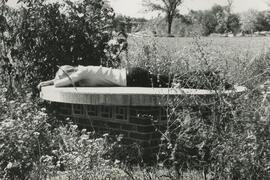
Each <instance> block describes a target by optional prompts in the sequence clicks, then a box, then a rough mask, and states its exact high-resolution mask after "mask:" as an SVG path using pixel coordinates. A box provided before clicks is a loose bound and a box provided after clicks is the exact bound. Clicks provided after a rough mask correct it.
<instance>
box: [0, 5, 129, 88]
mask: <svg viewBox="0 0 270 180" xmlns="http://www.w3.org/2000/svg"><path fill="white" fill-rule="evenodd" d="M20 2H21V3H23V4H24V6H23V7H22V8H20V9H19V10H17V11H15V10H12V11H11V10H7V13H6V17H7V19H9V26H10V28H11V29H12V30H8V29H5V30H6V33H7V34H9V37H10V38H8V39H6V41H5V42H6V43H5V46H6V47H5V48H6V52H5V53H4V54H3V57H5V58H7V53H8V51H9V52H10V53H9V54H10V56H8V59H9V61H8V63H7V64H9V65H10V66H11V68H12V73H10V76H12V78H14V77H15V76H17V77H19V79H21V80H22V79H23V80H24V82H23V84H24V85H26V86H27V87H28V88H30V89H32V90H33V91H34V92H35V91H36V89H35V87H36V85H37V84H38V83H39V82H40V81H41V80H48V79H52V78H54V75H55V72H56V71H57V70H58V66H60V65H65V64H68V65H75V66H76V65H104V66H110V67H112V66H113V67H118V66H119V65H120V58H119V54H120V53H121V52H122V51H124V50H125V49H126V48H127V44H126V40H125V38H126V37H124V36H122V37H121V38H116V36H118V34H117V33H115V32H114V31H113V20H114V16H115V15H114V12H113V9H112V8H111V7H109V5H108V4H106V3H105V2H104V1H103V0H98V1H96V0H84V1H80V2H74V1H69V0H68V1H64V2H63V3H59V2H51V3H48V2H45V1H43V0H38V1H36V0H35V1H28V0H21V1H20ZM14 11H15V12H14ZM16 16H18V17H19V18H15V17H16ZM112 39H114V40H113V41H112Z"/></svg>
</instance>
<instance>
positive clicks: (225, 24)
mask: <svg viewBox="0 0 270 180" xmlns="http://www.w3.org/2000/svg"><path fill="white" fill-rule="evenodd" d="M144 2H145V3H144V5H145V6H146V7H147V9H148V10H151V11H159V12H161V13H163V14H164V16H159V17H157V18H154V19H151V20H148V21H146V20H142V19H140V22H141V25H142V28H140V29H138V28H136V27H137V26H135V28H134V24H132V23H130V22H131V21H132V19H133V21H134V18H130V17H125V18H123V16H120V17H121V18H118V19H121V20H122V22H126V23H125V24H124V26H125V27H126V30H127V31H128V32H132V31H133V32H134V31H135V32H136V31H140V30H150V31H152V32H154V34H157V35H168V36H173V35H177V36H190V35H191V34H194V33H197V34H199V35H203V36H208V35H210V34H213V33H218V34H228V33H231V34H234V35H236V34H238V33H241V34H253V33H254V32H257V31H270V11H257V10H253V9H250V10H248V11H246V12H243V13H233V11H232V6H233V0H227V5H224V6H222V5H218V4H215V5H214V6H213V7H212V8H211V9H209V10H198V11H195V10H191V11H190V12H189V13H188V14H186V15H182V14H181V12H180V11H179V9H178V7H180V6H181V5H182V2H183V1H182V0H160V1H157V2H156V1H155V2H154V1H151V0H145V1H144ZM123 19H126V21H123ZM116 24H117V23H116ZM122 27H123V26H122Z"/></svg>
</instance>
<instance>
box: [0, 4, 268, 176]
mask: <svg viewBox="0 0 270 180" xmlns="http://www.w3.org/2000/svg"><path fill="white" fill-rule="evenodd" d="M22 2H24V3H25V4H26V7H25V8H24V9H21V10H19V11H15V10H10V9H5V11H3V12H5V13H6V14H5V13H3V15H2V16H0V17H1V18H2V20H1V19H0V20H1V29H0V30H1V37H4V38H3V39H2V44H1V47H2V48H1V52H2V64H1V65H2V66H1V71H2V73H1V81H0V82H1V84H0V85H1V88H0V114H1V117H0V178H3V179H46V178H53V177H54V178H56V177H61V178H70V179H106V178H112V179H113V178H115V179H179V178H183V179H204V178H207V179H250V180H252V179H268V178H269V177H270V153H269V148H270V141H269V137H270V109H269V107H270V104H269V103H270V100H269V97H268V96H267V95H268V94H267V91H269V84H265V86H264V87H262V85H263V83H264V82H265V81H266V80H268V79H269V78H270V64H269V62H270V52H269V50H268V51H264V52H261V53H260V54H259V55H257V56H255V57H254V58H252V60H250V55H247V56H241V55H240V54H238V56H237V55H235V56H234V58H232V59H227V56H224V54H223V51H220V50H215V51H212V50H211V51H209V49H208V47H209V44H208V43H207V42H205V41H204V39H200V38H199V37H197V36H195V37H194V39H193V41H192V42H193V44H192V46H191V48H186V49H184V48H183V49H184V50H183V51H182V52H180V53H179V51H177V49H175V50H169V49H168V48H164V45H162V44H161V43H159V41H156V40H155V39H154V40H151V41H150V43H147V42H146V41H145V42H144V45H142V46H138V47H134V46H135V45H134V44H135V43H134V44H133V45H132V46H131V48H130V49H129V52H128V54H125V55H126V58H127V60H128V63H129V64H131V65H135V66H140V67H145V68H147V69H149V70H150V71H152V72H154V73H157V74H164V73H166V74H176V73H178V74H179V72H181V73H180V74H179V76H178V78H176V81H177V80H178V81H177V82H178V83H180V87H187V88H188V87H189V88H211V89H214V90H216V94H215V95H214V97H213V101H212V103H210V104H207V103H206V102H205V101H203V99H196V98H193V97H191V98H192V101H193V102H194V103H195V104H196V106H194V105H191V104H186V105H185V106H180V105H181V102H182V99H177V98H176V99H175V100H173V101H172V102H169V106H168V107H167V113H168V123H167V127H166V128H165V131H160V133H161V144H160V152H159V153H158V154H157V158H156V161H155V163H153V164H151V166H150V165H147V164H144V162H143V161H141V157H140V155H139V154H140V153H136V152H139V151H138V149H136V148H137V146H134V147H126V146H123V145H122V144H121V138H122V137H121V136H116V137H114V139H115V140H112V139H111V137H109V136H108V134H105V135H104V136H102V137H98V136H97V135H96V134H95V133H93V132H87V131H86V130H84V129H83V130H80V129H78V127H77V126H76V125H74V124H72V123H66V122H69V121H70V120H69V119H66V120H65V124H64V123H62V122H61V121H60V120H59V119H56V118H55V116H54V113H53V112H52V111H50V110H47V109H46V106H45V104H43V103H41V102H39V100H38V99H35V98H33V97H32V93H31V91H30V90H29V89H31V88H32V89H34V88H35V85H36V83H37V82H38V81H40V80H43V79H47V78H51V77H52V76H53V75H54V72H55V69H56V65H61V64H72V65H76V64H85V65H88V64H99V63H100V62H99V60H100V59H101V60H104V61H102V62H101V63H105V65H108V66H119V65H120V64H119V60H120V58H121V57H120V56H119V54H120V52H122V50H123V49H124V48H125V47H126V45H125V44H123V43H122V42H123V41H122V39H118V40H119V41H118V40H117V39H116V40H111V38H112V37H113V32H112V31H110V30H108V29H107V31H106V30H104V31H103V26H106V25H110V22H111V20H112V19H113V12H112V10H111V9H110V8H109V7H107V6H106V5H105V4H104V3H103V1H94V0H93V1H91V0H88V1H83V3H81V4H74V3H71V2H69V1H66V3H67V4H66V5H65V6H63V5H61V4H58V3H53V4H46V3H44V2H43V1H35V2H34V1H33V2H32V1H31V2H29V1H22ZM30 7H31V8H30ZM63 7H66V9H65V10H66V12H65V13H61V10H63ZM89 8H90V9H89ZM30 9H31V11H30ZM41 10H42V11H41ZM86 10H87V12H86ZM100 10H102V11H100ZM96 11H98V12H96ZM20 13H22V15H23V16H16V15H18V14H20ZM93 14H95V15H97V16H95V15H93ZM14 17H17V18H14ZM20 17H25V18H23V19H20ZM38 18H40V19H38ZM88 18H90V19H91V22H90V21H89V19H88ZM95 18H97V19H95ZM103 18H105V19H104V20H101V19H103ZM4 19H5V20H4ZM6 20H7V21H6ZM108 28H109V27H108ZM12 29H13V30H12ZM20 30H21V31H20ZM92 30H93V31H92ZM100 30H101V31H100ZM58 31H59V32H58ZM90 32H92V33H91V34H89V33H90ZM4 33H5V34H4ZM70 36H72V37H70ZM40 38H42V41H40ZM52 40H54V41H53V42H52ZM79 42H82V47H81V46H80V45H79ZM226 45H227V44H226ZM88 48H90V49H91V51H86V49H88ZM96 49H98V52H93V51H94V50H96ZM9 50H10V51H9ZM8 52H10V53H8ZM9 54H10V55H9ZM66 55H68V57H67V58H65V57H66ZM90 57H91V58H90ZM191 60H192V61H191ZM122 66H125V64H124V63H123V64H122ZM43 69H44V71H43ZM206 71H208V72H209V73H210V75H209V76H207V75H206V73H205V72H206ZM194 72H195V73H194ZM226 82H228V83H230V84H240V85H245V86H247V87H248V88H249V89H248V91H246V92H244V93H242V94H235V93H232V94H229V95H223V94H221V93H220V90H222V89H223V88H224V87H225V86H226ZM260 85H261V86H260ZM189 100H190V99H189ZM157 130H160V129H157ZM120 151H121V152H123V154H129V153H130V154H131V155H132V158H131V159H129V158H125V157H130V156H119V155H116V153H115V152H117V153H118V154H119V153H121V152H120ZM134 157H135V158H138V159H140V161H139V163H138V164H134ZM131 161H133V163H131Z"/></svg>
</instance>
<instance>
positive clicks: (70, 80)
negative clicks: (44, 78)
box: [54, 71, 83, 87]
mask: <svg viewBox="0 0 270 180" xmlns="http://www.w3.org/2000/svg"><path fill="white" fill-rule="evenodd" d="M82 79H83V71H77V72H74V73H72V74H71V75H69V77H65V78H63V79H57V80H54V87H64V86H69V85H74V84H75V83H76V82H78V81H80V80H82Z"/></svg>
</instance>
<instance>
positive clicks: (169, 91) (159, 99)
mask: <svg viewBox="0 0 270 180" xmlns="http://www.w3.org/2000/svg"><path fill="white" fill-rule="evenodd" d="M245 90H246V88H245V87H243V86H238V87H235V88H234V90H227V91H222V92H217V91H214V90H204V89H179V88H144V87H76V88H74V87H62V88H55V87H54V86H46V87H42V89H41V92H40V97H41V98H42V99H44V100H48V101H52V102H61V103H71V104H89V105H117V106H164V105H166V103H168V98H170V99H171V98H177V97H178V98H182V99H183V98H185V97H190V96H192V97H206V98H207V97H209V98H210V97H211V96H213V95H214V94H216V93H222V94H232V93H240V92H244V91H245Z"/></svg>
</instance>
